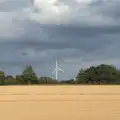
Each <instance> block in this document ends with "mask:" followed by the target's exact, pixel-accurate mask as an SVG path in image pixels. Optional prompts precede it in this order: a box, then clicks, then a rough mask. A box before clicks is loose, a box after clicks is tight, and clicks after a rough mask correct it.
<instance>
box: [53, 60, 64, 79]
mask: <svg viewBox="0 0 120 120" xmlns="http://www.w3.org/2000/svg"><path fill="white" fill-rule="evenodd" d="M59 71H62V72H64V70H62V69H61V68H59V67H58V62H57V60H56V68H55V70H54V71H53V72H52V73H54V72H55V79H56V80H58V72H59Z"/></svg>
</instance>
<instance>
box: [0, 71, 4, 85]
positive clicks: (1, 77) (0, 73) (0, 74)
mask: <svg viewBox="0 0 120 120" xmlns="http://www.w3.org/2000/svg"><path fill="white" fill-rule="evenodd" d="M0 85H5V73H4V72H3V71H0Z"/></svg>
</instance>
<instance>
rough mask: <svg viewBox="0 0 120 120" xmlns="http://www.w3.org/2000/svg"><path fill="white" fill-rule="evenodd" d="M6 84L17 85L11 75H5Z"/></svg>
mask: <svg viewBox="0 0 120 120" xmlns="http://www.w3.org/2000/svg"><path fill="white" fill-rule="evenodd" d="M6 84H7V85H17V84H18V81H17V80H16V79H15V78H14V77H13V76H12V75H7V76H6Z"/></svg>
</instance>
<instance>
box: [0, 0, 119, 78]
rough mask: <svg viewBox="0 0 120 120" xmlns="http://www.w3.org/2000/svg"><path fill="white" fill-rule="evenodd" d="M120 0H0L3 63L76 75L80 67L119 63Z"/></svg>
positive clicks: (13, 70) (15, 70)
mask: <svg viewBox="0 0 120 120" xmlns="http://www.w3.org/2000/svg"><path fill="white" fill-rule="evenodd" d="M119 21H120V0H0V69H1V70H4V71H5V72H6V74H12V75H16V74H21V73H22V71H23V69H24V67H25V66H26V65H28V64H31V65H32V66H33V69H34V71H35V72H36V74H37V75H38V76H39V77H40V76H50V77H54V75H53V74H52V71H53V70H54V68H55V60H56V59H57V60H58V62H59V65H60V68H62V69H63V70H64V73H62V72H60V74H59V79H60V80H63V79H64V80H66V79H71V78H74V77H75V76H76V75H77V73H78V71H79V70H80V69H81V68H87V67H89V66H91V65H99V64H113V65H115V66H116V67H117V68H120V22H119Z"/></svg>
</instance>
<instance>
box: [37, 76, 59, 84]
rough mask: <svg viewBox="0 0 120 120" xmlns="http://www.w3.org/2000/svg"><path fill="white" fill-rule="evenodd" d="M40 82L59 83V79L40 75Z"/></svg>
mask: <svg viewBox="0 0 120 120" xmlns="http://www.w3.org/2000/svg"><path fill="white" fill-rule="evenodd" d="M38 81H39V84H58V81H57V80H54V79H52V78H51V77H46V76H45V77H40V79H39V80H38Z"/></svg>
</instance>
